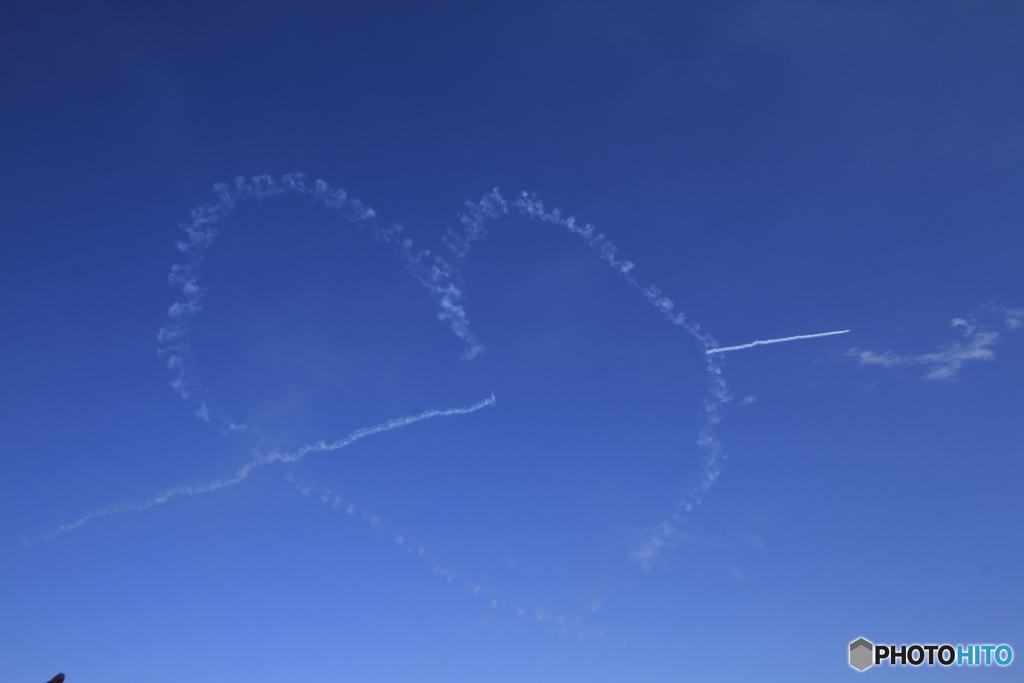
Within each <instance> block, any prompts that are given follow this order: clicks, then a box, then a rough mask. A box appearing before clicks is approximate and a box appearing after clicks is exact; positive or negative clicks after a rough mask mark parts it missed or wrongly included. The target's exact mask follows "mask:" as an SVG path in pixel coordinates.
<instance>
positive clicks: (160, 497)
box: [25, 394, 496, 545]
mask: <svg viewBox="0 0 1024 683" xmlns="http://www.w3.org/2000/svg"><path fill="white" fill-rule="evenodd" d="M495 402H496V399H495V397H494V394H491V395H490V396H489V397H487V398H485V399H484V400H482V401H478V402H476V403H474V404H473V405H471V406H466V407H464V408H448V409H446V410H425V411H423V412H422V413H417V414H415V415H408V416H406V417H397V418H393V419H391V420H388V421H386V422H381V423H379V424H376V425H373V426H372V427H364V428H362V429H357V430H356V431H354V432H352V433H351V434H349V435H348V436H346V437H344V438H343V439H338V440H337V441H332V442H327V441H317V442H316V443H311V444H307V445H306V446H303V447H302V448H300V449H299V450H297V451H295V452H294V453H281V452H279V451H272V452H270V453H256V457H255V458H253V459H252V460H250V461H249V462H247V463H245V464H244V465H242V466H241V467H239V468H238V470H237V471H236V472H235V474H234V476H232V477H222V478H221V479H214V480H213V481H208V482H206V483H205V484H182V485H179V486H171V487H169V488H166V489H164V490H163V491H162V492H160V493H158V494H157V495H155V496H153V497H152V498H149V499H148V500H144V501H142V502H126V503H116V504H114V505H109V506H107V507H105V508H100V509H99V510H94V511H93V512H90V513H89V514H87V515H86V516H84V517H82V518H80V519H78V520H76V521H74V522H68V523H67V524H62V525H60V526H59V527H57V529H56V531H53V532H52V533H50V534H47V535H46V536H43V537H42V538H41V539H38V540H43V541H49V540H50V539H52V538H55V537H57V536H60V535H61V534H63V533H67V532H68V531H74V530H75V529H77V528H78V527H80V526H82V525H83V524H85V523H86V522H88V521H89V520H91V519H96V518H97V517H106V516H108V515H117V514H120V513H122V512H141V511H143V510H148V509H149V508H151V507H154V506H156V505H163V504H164V503H166V502H167V501H169V500H170V499H171V498H174V497H175V496H194V495H196V494H198V493H212V492H213V491H218V490H220V489H222V488H226V487H228V486H234V485H235V484H240V483H242V481H243V480H245V479H247V478H248V477H249V475H250V474H252V471H253V470H255V469H256V468H258V467H262V466H264V465H269V464H271V463H275V462H284V463H294V462H298V461H299V460H302V458H304V457H306V456H307V455H309V454H310V453H323V452H328V451H336V450H339V449H341V448H345V447H346V446H350V445H352V444H353V443H355V442H356V441H359V440H360V439H364V438H366V437H368V436H372V435H374V434H380V433H382V432H389V431H391V430H392V429H398V428H399V427H406V426H408V425H411V424H413V423H415V422H420V421H422V420H428V419H430V418H432V417H449V416H452V415H468V414H469V413H475V412H476V411H478V410H480V409H481V408H486V407H487V406H493V405H494V404H495ZM34 542H35V541H28V540H26V541H25V544H26V545H29V544H31V543H34Z"/></svg>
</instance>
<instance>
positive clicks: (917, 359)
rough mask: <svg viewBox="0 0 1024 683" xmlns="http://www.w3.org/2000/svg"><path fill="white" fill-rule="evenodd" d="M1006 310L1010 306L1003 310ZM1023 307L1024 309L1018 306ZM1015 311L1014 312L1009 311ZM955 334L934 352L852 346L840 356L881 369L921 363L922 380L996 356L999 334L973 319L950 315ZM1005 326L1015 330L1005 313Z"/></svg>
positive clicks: (951, 373)
mask: <svg viewBox="0 0 1024 683" xmlns="http://www.w3.org/2000/svg"><path fill="white" fill-rule="evenodd" d="M1006 310H1010V309H1006ZM1022 310H1024V309H1022ZM1013 312H1015V311H1013ZM950 324H951V326H952V327H953V329H954V330H956V331H958V332H959V337H958V338H956V339H952V340H950V341H947V342H945V343H944V344H942V346H940V347H939V349H938V350H937V351H933V352H932V353H921V354H912V353H911V354H899V353H896V352H894V351H883V352H881V353H879V352H877V351H870V350H865V349H858V348H852V349H848V350H847V351H845V352H844V354H843V355H844V356H847V357H849V358H856V359H857V361H858V362H859V363H860V364H861V365H877V366H880V367H883V368H895V367H902V366H911V365H920V366H924V368H925V374H924V375H923V378H924V379H937V380H942V379H952V378H954V377H956V375H957V373H958V372H960V368H962V367H963V365H964V363H968V362H971V361H990V360H993V359H994V358H995V357H996V354H995V351H993V350H992V349H993V347H994V346H995V345H996V344H998V343H999V333H998V332H996V331H995V330H993V329H991V328H989V327H987V326H985V325H982V324H980V323H978V322H975V321H968V320H966V319H964V318H953V320H952V322H951V323H950ZM1006 325H1007V327H1009V328H1010V329H1016V327H1017V326H1018V325H1016V318H1014V317H1013V316H1011V315H1009V314H1007V316H1006Z"/></svg>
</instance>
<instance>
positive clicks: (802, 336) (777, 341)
mask: <svg viewBox="0 0 1024 683" xmlns="http://www.w3.org/2000/svg"><path fill="white" fill-rule="evenodd" d="M847 332H849V330H837V331H835V332H819V333H818V334H798V335H796V336H795V337H780V338H779V339H759V340H757V341H752V342H750V343H749V344H740V345H739V346H722V347H720V348H716V349H708V350H707V351H705V352H704V353H708V354H711V353H724V352H726V351H741V350H743V349H752V348H754V347H755V346H763V345H764V344H781V343H782V342H788V341H796V340H797V339H815V338H816V337H831V336H832V335H833V334H846V333H847Z"/></svg>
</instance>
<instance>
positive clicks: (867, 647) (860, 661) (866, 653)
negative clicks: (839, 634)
mask: <svg viewBox="0 0 1024 683" xmlns="http://www.w3.org/2000/svg"><path fill="white" fill-rule="evenodd" d="M874 658H875V646H874V645H872V644H871V643H870V642H868V641H867V640H865V639H864V638H858V639H857V640H855V641H853V642H852V643H850V666H852V667H853V668H854V669H856V670H857V671H863V670H864V669H866V668H868V667H869V666H871V665H872V664H874V661H873V660H874Z"/></svg>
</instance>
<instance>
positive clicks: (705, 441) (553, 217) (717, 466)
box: [494, 190, 732, 569]
mask: <svg viewBox="0 0 1024 683" xmlns="http://www.w3.org/2000/svg"><path fill="white" fill-rule="evenodd" d="M494 192H497V190H495V191H494ZM515 205H516V208H518V209H519V211H520V212H521V213H522V214H524V215H526V216H529V217H530V218H534V219H537V220H540V221H543V222H545V223H551V224H554V225H559V226H561V227H563V228H565V229H566V230H568V231H569V232H571V233H573V234H576V235H579V236H580V237H582V238H583V240H584V241H585V242H586V243H587V244H588V245H589V246H590V247H591V248H592V249H594V251H596V252H597V253H598V256H600V258H601V259H602V260H604V261H607V262H608V265H610V266H611V267H612V268H613V269H614V270H616V271H617V272H618V273H619V275H621V276H622V278H623V279H625V280H626V282H627V283H629V285H630V286H631V287H633V288H634V289H636V290H638V291H639V292H640V293H641V294H643V296H644V298H645V299H647V301H648V302H649V303H650V304H651V305H652V306H654V307H655V308H656V309H658V311H659V312H660V313H661V314H662V315H664V316H665V318H667V319H668V321H669V322H671V323H672V324H673V325H679V326H680V327H682V328H683V329H684V330H685V331H686V332H687V333H688V334H690V335H691V336H692V337H693V338H694V339H695V340H696V342H697V343H698V344H699V345H700V347H701V348H702V349H703V350H704V351H705V359H706V361H705V362H706V370H707V383H708V398H706V399H705V400H704V427H703V428H702V429H701V430H700V433H698V435H697V445H698V446H700V447H701V448H702V449H703V450H704V461H703V463H702V467H701V470H700V473H699V475H698V481H697V483H695V484H692V485H691V486H689V487H687V488H685V489H683V491H682V492H680V494H679V496H678V497H677V499H676V501H675V503H674V505H673V509H672V512H671V513H670V514H669V516H668V518H667V519H666V520H664V521H662V522H661V523H660V524H658V525H656V526H655V527H654V528H653V529H651V530H650V531H649V533H648V536H647V538H646V539H645V540H644V541H642V542H641V543H640V545H639V547H638V548H637V549H635V550H634V551H633V552H632V554H631V557H632V559H633V560H634V561H636V562H639V563H640V564H641V565H642V566H643V567H644V568H645V569H649V568H650V567H651V566H653V564H654V561H655V560H656V559H657V557H658V555H659V554H660V553H661V551H662V549H664V548H666V547H668V546H671V545H672V544H673V543H675V540H676V539H677V538H678V535H679V528H678V527H679V525H680V524H682V523H683V522H685V521H686V517H685V516H684V515H685V513H687V512H689V511H690V510H692V509H693V508H694V507H695V506H697V505H700V503H701V502H702V501H703V500H704V495H705V494H706V493H707V492H708V491H709V490H710V489H711V487H712V485H714V483H715V482H716V481H717V480H718V477H719V475H720V474H721V472H722V462H723V461H724V460H725V459H726V457H727V456H726V453H725V449H723V448H722V443H721V441H719V439H718V436H717V434H716V433H715V426H716V425H717V424H718V423H719V422H721V421H722V415H721V412H720V409H721V407H722V406H723V405H725V404H726V403H728V402H729V401H731V400H732V396H731V395H730V394H729V389H728V387H727V386H726V384H725V379H724V378H723V377H722V366H721V363H720V361H719V359H718V357H716V356H714V355H712V354H710V353H707V351H708V350H709V349H712V348H715V347H717V345H718V343H717V342H716V341H715V339H714V337H712V336H711V335H710V334H707V333H706V332H701V331H700V325H695V324H690V323H688V322H687V321H686V316H685V315H684V314H683V313H681V312H673V309H674V308H675V303H674V302H673V301H672V300H671V299H669V298H668V297H667V296H665V295H664V294H663V293H662V291H661V289H660V288H659V287H658V286H657V285H648V286H646V287H645V286H643V285H641V284H640V282H639V281H638V280H637V279H636V277H635V276H634V275H633V268H634V264H633V262H632V261H626V260H624V259H620V258H619V257H618V256H616V254H617V252H618V247H616V246H615V243H614V242H612V241H611V240H610V239H608V238H607V237H606V236H605V234H604V233H601V232H597V231H596V229H595V228H594V226H592V225H591V224H590V223H586V224H583V225H580V224H579V223H578V222H577V221H576V217H575V216H568V217H563V216H562V214H561V212H560V211H559V210H558V209H552V210H551V211H548V212H545V211H544V203H543V202H542V201H541V200H539V199H538V198H537V196H536V195H528V194H527V193H525V192H523V193H522V194H521V195H520V196H519V198H518V199H516V202H515Z"/></svg>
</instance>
